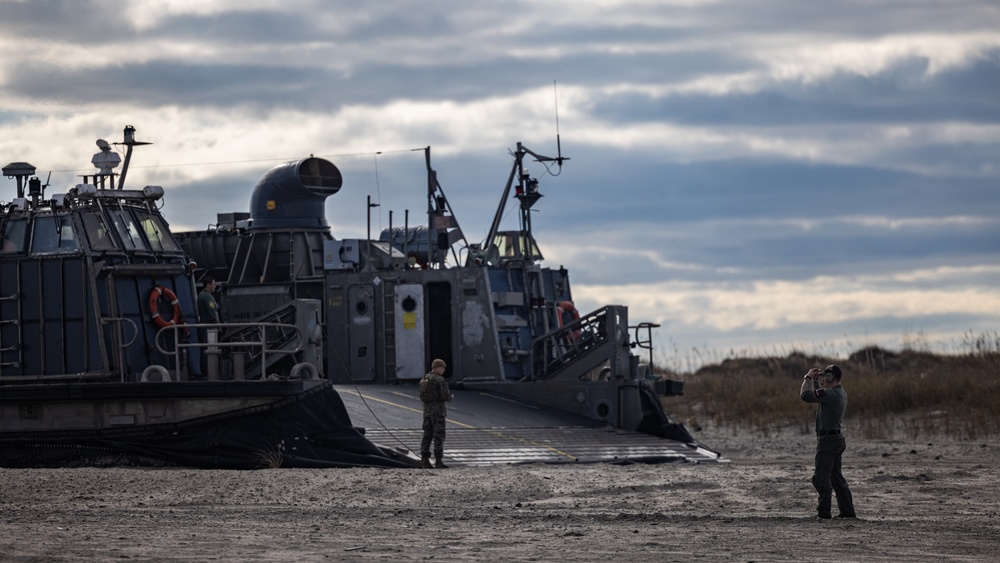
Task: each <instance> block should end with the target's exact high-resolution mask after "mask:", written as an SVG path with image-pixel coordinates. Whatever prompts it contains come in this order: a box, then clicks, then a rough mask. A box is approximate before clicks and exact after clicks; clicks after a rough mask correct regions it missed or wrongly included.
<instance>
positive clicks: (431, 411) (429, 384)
mask: <svg viewBox="0 0 1000 563" xmlns="http://www.w3.org/2000/svg"><path fill="white" fill-rule="evenodd" d="M445 367H447V366H446V365H445V363H444V360H440V359H439V360H434V361H433V362H432V363H431V371H430V373H428V374H427V375H425V376H424V377H423V379H421V380H420V400H421V401H423V403H424V426H423V429H424V437H423V440H421V441H420V461H421V463H422V466H423V467H424V468H426V469H430V468H432V467H433V468H437V469H444V468H446V467H447V466H446V465H445V464H444V462H442V461H441V458H442V457H443V456H444V423H445V416H447V414H448V410H447V408H446V407H445V403H446V402H450V401H451V399H452V397H453V395H452V394H451V391H450V390H449V389H448V382H447V381H445V380H444V377H442V375H443V374H444V370H445ZM432 441H433V442H434V460H435V461H434V465H431V442H432Z"/></svg>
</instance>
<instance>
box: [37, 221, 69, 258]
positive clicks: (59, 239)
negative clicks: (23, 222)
mask: <svg viewBox="0 0 1000 563" xmlns="http://www.w3.org/2000/svg"><path fill="white" fill-rule="evenodd" d="M79 250H80V244H79V242H77V238H76V231H75V230H74V229H73V222H72V221H70V219H69V216H67V215H52V216H42V217H35V225H34V227H33V229H32V232H31V253H32V254H56V253H65V252H77V251H79Z"/></svg>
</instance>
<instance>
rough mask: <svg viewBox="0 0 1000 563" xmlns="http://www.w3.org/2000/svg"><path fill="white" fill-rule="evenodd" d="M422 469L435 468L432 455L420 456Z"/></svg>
mask: <svg viewBox="0 0 1000 563" xmlns="http://www.w3.org/2000/svg"><path fill="white" fill-rule="evenodd" d="M420 467H422V468H424V469H433V468H434V466H433V465H431V454H423V455H421V456H420Z"/></svg>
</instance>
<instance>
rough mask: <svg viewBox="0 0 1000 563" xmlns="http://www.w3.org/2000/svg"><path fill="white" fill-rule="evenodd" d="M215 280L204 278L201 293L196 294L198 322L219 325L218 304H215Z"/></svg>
mask: <svg viewBox="0 0 1000 563" xmlns="http://www.w3.org/2000/svg"><path fill="white" fill-rule="evenodd" d="M213 293H215V279H214V278H211V277H206V278H205V279H204V280H202V288H201V293H199V294H198V322H199V323H214V324H219V322H221V321H219V304H218V303H216V302H215V297H213V296H212V294H213Z"/></svg>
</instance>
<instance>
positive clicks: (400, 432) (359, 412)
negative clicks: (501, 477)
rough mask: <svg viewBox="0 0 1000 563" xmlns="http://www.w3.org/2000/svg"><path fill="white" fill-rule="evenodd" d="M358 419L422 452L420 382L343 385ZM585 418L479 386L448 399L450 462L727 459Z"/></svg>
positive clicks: (378, 438) (376, 436) (380, 437)
mask: <svg viewBox="0 0 1000 563" xmlns="http://www.w3.org/2000/svg"><path fill="white" fill-rule="evenodd" d="M337 391H338V392H339V393H340V395H341V397H342V398H343V400H344V403H345V405H346V406H347V410H348V412H349V413H350V415H351V420H352V421H353V423H354V425H355V426H359V427H362V428H364V429H365V432H366V436H367V437H368V438H369V439H370V440H371V441H373V442H375V443H377V444H380V445H382V446H386V447H390V448H402V449H406V450H409V451H410V452H413V453H414V454H417V455H418V454H419V451H420V439H421V435H422V433H421V430H420V427H421V422H422V416H423V415H422V413H423V411H422V405H421V403H420V400H419V398H418V397H417V389H416V386H415V385H413V386H367V385H365V386H356V387H350V386H337ZM597 424H598V423H597V422H596V421H592V420H590V419H587V418H585V417H581V416H577V415H573V414H570V413H565V412H562V411H556V410H553V409H543V408H539V407H536V406H532V405H527V404H524V403H521V402H518V401H512V400H510V399H507V398H503V397H498V396H495V395H490V394H487V393H480V392H475V391H456V392H455V400H454V401H453V402H452V403H451V404H450V405H449V409H448V422H447V431H448V437H447V439H446V441H445V460H444V461H445V463H447V464H449V465H453V466H484V465H501V464H515V463H628V462H643V463H666V462H678V461H679V462H694V463H702V462H719V461H726V460H724V459H723V458H722V457H721V456H720V455H719V454H718V453H716V452H713V451H711V450H709V449H707V448H704V447H700V446H697V445H691V444H683V443H680V442H676V441H673V440H666V439H662V438H657V437H655V436H650V435H648V434H641V433H638V432H627V431H621V430H613V429H608V428H605V427H601V426H597Z"/></svg>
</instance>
